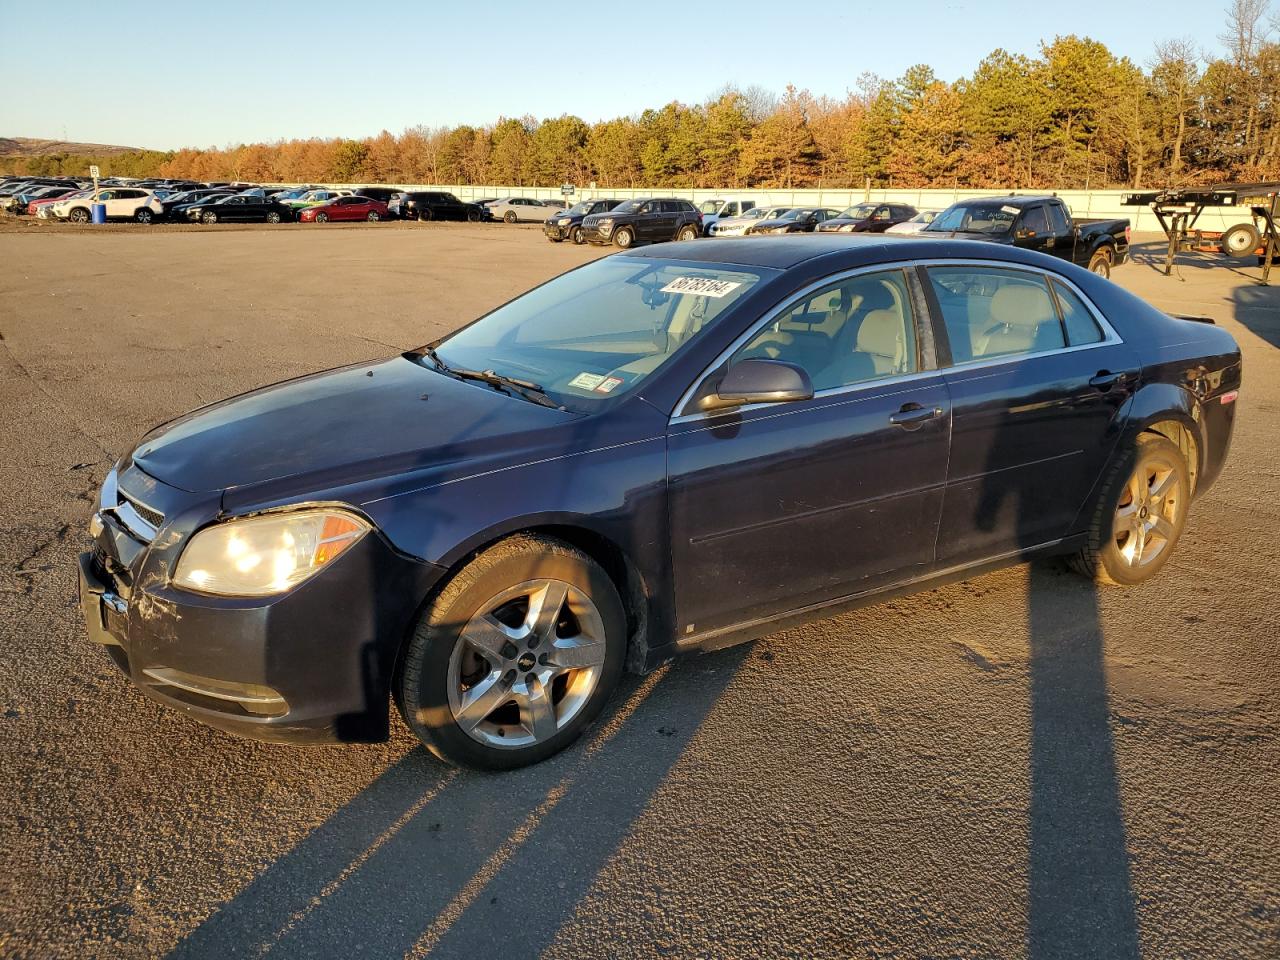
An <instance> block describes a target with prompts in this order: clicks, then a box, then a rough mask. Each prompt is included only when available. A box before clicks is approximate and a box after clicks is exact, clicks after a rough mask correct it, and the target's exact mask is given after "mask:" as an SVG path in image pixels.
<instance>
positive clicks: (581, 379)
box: [569, 373, 604, 390]
mask: <svg viewBox="0 0 1280 960" xmlns="http://www.w3.org/2000/svg"><path fill="white" fill-rule="evenodd" d="M603 382H604V375H603V374H599V373H580V374H578V375H577V376H576V377H574V378H573V379H572V380H570V381H569V386H571V387H577V388H578V389H579V390H594V389H595V388H596V387H598V386H600V384H601V383H603Z"/></svg>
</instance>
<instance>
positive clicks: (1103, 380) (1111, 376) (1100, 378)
mask: <svg viewBox="0 0 1280 960" xmlns="http://www.w3.org/2000/svg"><path fill="white" fill-rule="evenodd" d="M1129 377H1130V372H1129V371H1128V370H1117V371H1116V372H1115V373H1112V372H1111V371H1110V370H1099V371H1098V373H1097V375H1096V376H1092V377H1090V378H1089V386H1091V387H1097V388H1098V389H1099V390H1101V391H1102V392H1103V393H1106V392H1107V391H1108V390H1110V389H1111V388H1112V387H1114V386H1118V385H1119V384H1122V383H1124V382H1125V381H1127V380H1128V379H1129Z"/></svg>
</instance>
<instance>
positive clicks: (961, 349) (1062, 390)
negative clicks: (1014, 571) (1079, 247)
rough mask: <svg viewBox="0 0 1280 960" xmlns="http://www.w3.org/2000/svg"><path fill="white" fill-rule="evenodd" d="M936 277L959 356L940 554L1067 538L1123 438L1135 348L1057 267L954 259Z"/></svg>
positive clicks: (949, 560) (950, 381)
mask: <svg viewBox="0 0 1280 960" xmlns="http://www.w3.org/2000/svg"><path fill="white" fill-rule="evenodd" d="M928 275H929V278H930V281H931V286H932V288H933V292H934V294H935V297H936V299H937V302H938V304H939V307H940V309H941V313H942V317H943V322H944V326H945V328H946V332H947V340H948V343H949V347H950V350H951V353H952V355H953V358H954V360H955V365H954V366H953V367H951V368H950V369H948V370H947V372H946V381H947V386H948V388H949V391H950V395H951V401H952V404H953V409H954V414H953V417H954V422H953V426H952V449H951V466H950V469H949V471H948V475H947V493H946V501H945V503H944V506H943V512H942V526H941V529H940V530H939V534H938V561H939V563H940V564H942V565H953V564H959V563H966V562H969V561H973V560H979V559H985V558H988V557H994V556H998V555H1003V554H1006V553H1015V552H1018V551H1020V550H1023V549H1026V548H1028V547H1034V546H1039V545H1041V544H1046V543H1049V542H1052V541H1054V540H1057V539H1060V538H1062V537H1064V536H1066V535H1067V534H1068V533H1069V532H1070V530H1071V528H1072V525H1073V523H1074V521H1075V520H1076V516H1077V514H1078V512H1079V510H1080V507H1081V506H1082V504H1083V503H1084V500H1085V498H1086V496H1087V495H1088V493H1089V491H1090V489H1091V488H1092V486H1093V484H1094V482H1095V481H1096V479H1097V478H1098V476H1099V475H1100V474H1101V472H1102V470H1103V468H1104V467H1105V465H1106V463H1107V461H1108V459H1109V458H1110V456H1111V453H1112V451H1114V449H1115V445H1116V441H1117V440H1118V439H1119V434H1120V427H1121V412H1122V410H1123V408H1124V406H1125V404H1126V403H1127V401H1128V400H1129V398H1130V397H1131V396H1132V395H1133V389H1134V387H1135V386H1136V377H1137V372H1138V369H1139V362H1138V359H1137V357H1136V356H1135V355H1134V353H1133V351H1132V350H1131V349H1130V347H1129V346H1128V345H1126V344H1125V343H1123V342H1121V341H1120V339H1119V337H1118V336H1117V335H1116V334H1115V333H1114V331H1112V330H1111V328H1110V327H1109V326H1107V325H1106V324H1105V323H1104V322H1103V321H1102V320H1101V319H1100V315H1096V314H1095V313H1094V312H1093V311H1092V310H1090V309H1089V307H1088V306H1087V304H1086V303H1085V302H1084V300H1083V298H1082V297H1081V296H1080V294H1079V293H1078V292H1077V291H1075V290H1074V289H1073V288H1071V286H1070V285H1069V284H1067V283H1064V282H1062V281H1061V280H1059V279H1057V278H1053V279H1051V278H1050V277H1049V276H1048V275H1047V274H1044V273H1041V272H1039V271H1033V270H1029V269H1007V268H1002V267H987V266H954V267H930V268H929V270H928Z"/></svg>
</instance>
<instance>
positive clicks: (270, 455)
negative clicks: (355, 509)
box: [133, 357, 578, 492]
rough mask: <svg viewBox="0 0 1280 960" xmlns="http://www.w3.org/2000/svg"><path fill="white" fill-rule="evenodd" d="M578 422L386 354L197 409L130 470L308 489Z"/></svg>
mask: <svg viewBox="0 0 1280 960" xmlns="http://www.w3.org/2000/svg"><path fill="white" fill-rule="evenodd" d="M577 417H578V415H576V414H572V413H567V412H564V411H560V410H555V409H552V408H550V407H542V406H538V405H536V404H532V403H527V402H525V401H523V400H520V399H517V398H513V397H510V396H508V395H506V394H504V393H500V392H498V391H497V390H494V389H492V388H491V387H488V386H486V385H484V384H477V383H464V382H462V381H459V380H455V379H453V378H452V377H448V376H444V375H443V374H439V373H436V372H434V371H432V370H428V369H427V368H426V367H423V366H422V365H420V364H418V363H417V362H416V361H414V360H410V359H407V358H405V357H396V358H394V359H391V360H384V361H375V362H373V363H364V364H359V365H356V366H351V367H341V368H339V369H337V370H329V371H326V372H324V373H317V374H312V375H310V376H306V377H301V378H299V379H297V380H287V381H285V382H284V383H278V384H275V385H274V386H269V387H263V388H262V389H260V390H254V391H252V392H250V393H246V394H242V395H241V396H238V397H233V398H231V399H229V400H223V401H222V402H220V403H215V404H213V405H212V406H208V407H203V408H201V409H199V410H196V411H194V412H192V413H189V414H187V415H186V416H184V417H180V418H179V419H177V420H174V421H173V422H171V423H168V424H165V425H163V426H161V427H158V428H156V429H155V430H153V431H152V432H151V433H149V434H147V435H146V436H145V437H144V438H143V440H142V442H141V443H140V444H139V445H138V448H137V450H135V451H134V453H133V462H134V463H136V464H137V465H138V466H139V467H141V468H142V469H143V470H145V471H146V472H147V473H148V474H150V475H151V476H153V477H155V478H156V479H157V480H160V481H161V482H163V483H168V484H171V485H173V486H175V487H179V488H181V489H183V490H188V491H191V492H204V491H216V490H226V489H228V488H232V487H244V486H250V485H254V484H262V483H266V482H268V481H281V480H286V479H289V480H292V481H294V482H292V483H288V484H285V485H284V486H288V487H290V488H293V489H299V490H305V489H306V488H308V487H310V488H311V489H317V488H320V487H334V486H342V485H345V484H348V483H357V482H360V481H362V480H366V479H370V478H373V477H378V476H384V475H387V474H389V473H392V472H404V471H408V470H413V469H418V468H423V467H428V466H431V467H438V466H443V465H447V464H448V463H450V462H455V461H468V462H471V461H475V460H478V459H484V458H486V457H492V456H493V455H494V454H495V453H502V454H504V455H509V454H512V453H514V454H516V455H519V452H520V449H521V448H522V447H523V446H524V445H525V443H526V441H527V440H529V435H530V434H532V433H535V432H538V431H541V430H544V429H546V428H554V427H557V426H560V425H561V424H563V423H566V422H569V421H572V420H575V419H577Z"/></svg>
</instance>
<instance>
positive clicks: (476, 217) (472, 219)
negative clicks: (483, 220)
mask: <svg viewBox="0 0 1280 960" xmlns="http://www.w3.org/2000/svg"><path fill="white" fill-rule="evenodd" d="M479 222H480V211H479V210H468V211H467V223H479Z"/></svg>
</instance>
